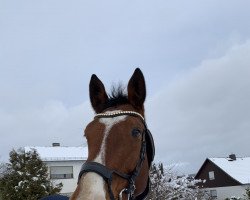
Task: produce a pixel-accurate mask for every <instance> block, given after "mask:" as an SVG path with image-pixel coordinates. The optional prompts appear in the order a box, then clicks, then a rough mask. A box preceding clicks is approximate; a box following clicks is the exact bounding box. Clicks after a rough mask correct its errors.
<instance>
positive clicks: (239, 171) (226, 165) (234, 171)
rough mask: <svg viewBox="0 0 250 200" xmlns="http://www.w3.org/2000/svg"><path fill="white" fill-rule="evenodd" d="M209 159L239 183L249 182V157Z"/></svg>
mask: <svg viewBox="0 0 250 200" xmlns="http://www.w3.org/2000/svg"><path fill="white" fill-rule="evenodd" d="M209 160H210V161H212V162H213V163H214V164H216V165H217V166H218V167H220V168H221V169H222V170H223V171H224V172H226V173H227V174H228V175H229V176H231V177H232V178H234V179H235V180H237V181H239V182H240V183H242V184H248V183H250V157H243V158H239V157H237V158H236V160H231V159H229V158H209Z"/></svg>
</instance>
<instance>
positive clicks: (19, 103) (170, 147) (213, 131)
mask: <svg viewBox="0 0 250 200" xmlns="http://www.w3.org/2000/svg"><path fill="white" fill-rule="evenodd" d="M249 6H250V1H245V0H238V1H233V0H221V1H217V0H204V1H198V0H189V1H186V0H178V1H169V0H156V1H148V0H143V1H142V0H135V1H130V0H129V1H127V0H126V1H123V0H122V1H115V0H112V1H111V0H107V1H96V0H91V1H85V0H84V1H80V0H75V1H66V0H52V1H51V0H43V1H41V0H40V1H39V0H38V1H33V0H23V1H18V0H12V1H9V0H0V136H1V139H0V161H2V162H6V161H7V160H8V153H9V151H10V150H11V149H13V148H14V149H17V148H19V147H23V146H50V145H51V143H53V142H60V143H61V145H63V146H82V145H86V141H85V139H84V138H83V130H84V127H85V126H86V125H87V124H88V123H89V122H90V121H91V120H92V119H93V116H94V112H93V110H92V108H91V107H90V102H89V96H88V94H89V92H88V84H89V80H90V77H91V75H92V74H96V75H97V76H98V77H99V78H100V79H101V80H102V81H103V83H104V85H105V87H106V90H107V91H109V90H110V88H111V86H112V85H113V84H116V83H119V82H122V83H123V84H124V85H126V84H127V82H128V80H129V78H130V77H131V75H132V73H133V71H134V69H135V68H136V67H140V69H141V70H142V72H143V74H144V76H145V79H146V85H147V99H146V102H145V110H146V120H147V124H148V126H149V127H150V130H151V132H152V134H153V136H154V140H155V146H156V162H163V163H164V164H165V165H173V166H175V168H176V170H179V171H180V172H183V173H196V172H197V171H198V169H199V168H200V166H201V165H202V163H203V162H204V160H205V159H206V158H207V157H226V156H228V155H229V154H231V153H235V154H236V156H250V148H249V141H250V136H249V135H250V123H249V121H250V78H249V77H250V22H249V19H250V12H249Z"/></svg>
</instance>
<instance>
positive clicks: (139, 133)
mask: <svg viewBox="0 0 250 200" xmlns="http://www.w3.org/2000/svg"><path fill="white" fill-rule="evenodd" d="M140 135H141V131H140V130H139V129H138V128H134V129H133V130H132V136H133V137H139V136H140Z"/></svg>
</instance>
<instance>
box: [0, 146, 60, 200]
mask: <svg viewBox="0 0 250 200" xmlns="http://www.w3.org/2000/svg"><path fill="white" fill-rule="evenodd" d="M61 188H62V184H61V183H60V184H58V185H55V186H54V185H53V183H52V182H51V181H50V179H49V178H48V168H47V166H46V164H45V163H43V162H42V160H41V159H40V158H39V156H38V154H37V152H36V151H31V152H24V150H22V149H20V150H18V151H15V150H12V151H11V152H10V164H7V168H6V169H5V171H4V173H3V174H2V177H1V178H0V193H1V194H2V196H3V198H4V199H5V200H24V199H26V200H37V199H40V198H42V197H44V196H47V195H51V194H56V193H58V192H60V191H61Z"/></svg>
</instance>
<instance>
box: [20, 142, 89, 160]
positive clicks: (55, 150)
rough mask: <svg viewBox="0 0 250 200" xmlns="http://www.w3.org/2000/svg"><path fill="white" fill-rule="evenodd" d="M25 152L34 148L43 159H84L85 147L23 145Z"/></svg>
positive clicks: (85, 156)
mask: <svg viewBox="0 0 250 200" xmlns="http://www.w3.org/2000/svg"><path fill="white" fill-rule="evenodd" d="M24 150H25V152H29V151H32V150H36V151H37V153H38V154H39V156H40V158H41V159H42V160H43V161H67V160H86V159H87V157H88V148H87V147H63V146H57V147H36V146H29V147H24Z"/></svg>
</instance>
